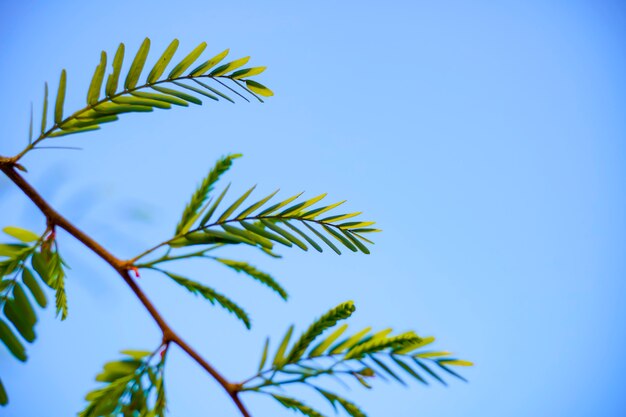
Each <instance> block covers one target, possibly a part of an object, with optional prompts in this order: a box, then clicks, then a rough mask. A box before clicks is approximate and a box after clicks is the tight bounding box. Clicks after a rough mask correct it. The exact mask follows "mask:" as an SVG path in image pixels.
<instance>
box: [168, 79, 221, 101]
mask: <svg viewBox="0 0 626 417" xmlns="http://www.w3.org/2000/svg"><path fill="white" fill-rule="evenodd" d="M172 82H173V83H174V84H176V85H177V86H179V87H182V88H186V89H187V90H189V91H193V92H194V93H198V94H202V95H203V96H205V97H208V98H210V99H211V100H215V101H219V100H220V99H219V98H217V97H216V96H214V95H213V94H209V93H207V92H206V91H204V90H200V89H199V88H196V87H192V86H190V85H187V84H183V83H181V82H178V81H172Z"/></svg>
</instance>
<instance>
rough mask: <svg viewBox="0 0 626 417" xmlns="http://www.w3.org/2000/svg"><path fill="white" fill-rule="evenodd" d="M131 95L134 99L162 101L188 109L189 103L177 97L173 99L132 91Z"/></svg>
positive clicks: (161, 95) (163, 95)
mask: <svg viewBox="0 0 626 417" xmlns="http://www.w3.org/2000/svg"><path fill="white" fill-rule="evenodd" d="M131 94H132V95H133V96H135V97H139V98H147V99H149V100H157V101H163V102H165V103H171V104H175V105H177V106H183V107H188V106H189V103H187V102H186V101H185V100H181V99H180V98H178V97H173V96H170V95H165V94H155V93H145V92H143V91H133V92H131Z"/></svg>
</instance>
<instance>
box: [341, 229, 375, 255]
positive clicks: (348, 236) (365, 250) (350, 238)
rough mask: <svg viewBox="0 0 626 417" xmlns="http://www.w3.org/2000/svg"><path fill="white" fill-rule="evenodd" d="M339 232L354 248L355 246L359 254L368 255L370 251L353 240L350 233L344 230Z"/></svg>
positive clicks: (357, 240) (355, 239)
mask: <svg viewBox="0 0 626 417" xmlns="http://www.w3.org/2000/svg"><path fill="white" fill-rule="evenodd" d="M341 232H342V233H343V234H344V235H345V236H346V237H347V238H348V239H349V240H350V242H352V243H353V244H354V246H356V247H357V248H358V249H359V250H360V251H361V252H363V253H364V254H366V255H369V254H370V250H369V249H368V248H367V246H365V245H364V244H362V243H361V241H360V240H359V239H357V238H355V237H354V236H353V235H352V233H350V232H348V231H345V230H341Z"/></svg>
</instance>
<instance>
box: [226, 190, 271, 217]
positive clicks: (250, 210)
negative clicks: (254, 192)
mask: <svg viewBox="0 0 626 417" xmlns="http://www.w3.org/2000/svg"><path fill="white" fill-rule="evenodd" d="M278 191H279V190H276V191H274V192H273V193H271V194H270V195H268V196H267V197H264V198H262V199H261V200H259V201H257V202H256V203H254V204H252V205H251V206H250V207H248V208H247V209H245V210H243V211H242V212H241V213H239V214H238V215H237V217H236V219H237V220H241V219H245V218H246V217H247V216H248V215H250V214H252V213H253V212H254V211H255V210H256V209H258V208H260V207H262V206H263V205H264V204H265V203H267V202H268V201H269V200H270V199H271V198H272V197H274V196H275V195H276V193H277V192H278Z"/></svg>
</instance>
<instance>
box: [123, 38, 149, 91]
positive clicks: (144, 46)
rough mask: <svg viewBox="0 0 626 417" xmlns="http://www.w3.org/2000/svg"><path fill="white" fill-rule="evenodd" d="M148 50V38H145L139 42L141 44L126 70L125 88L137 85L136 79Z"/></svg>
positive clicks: (128, 88)
mask: <svg viewBox="0 0 626 417" xmlns="http://www.w3.org/2000/svg"><path fill="white" fill-rule="evenodd" d="M149 51H150V39H149V38H146V39H144V40H143V42H142V43H141V46H140V47H139V50H138V51H137V55H135V59H133V63H132V64H131V65H130V69H129V70H128V75H127V76H126V81H125V82H124V88H125V89H126V90H131V89H133V88H135V86H136V85H137V81H138V80H139V76H140V75H141V71H142V70H143V66H144V65H145V63H146V58H147V57H148V52H149Z"/></svg>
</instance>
